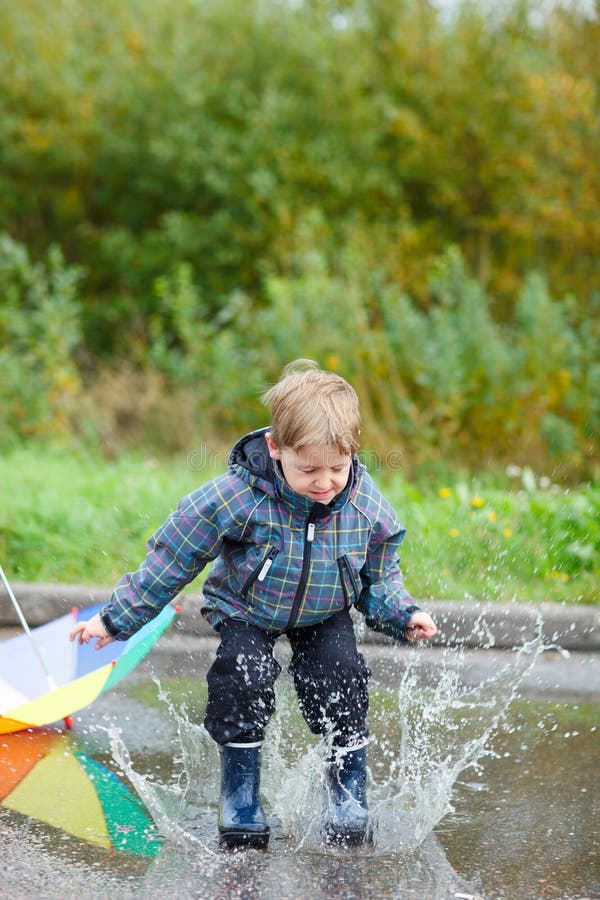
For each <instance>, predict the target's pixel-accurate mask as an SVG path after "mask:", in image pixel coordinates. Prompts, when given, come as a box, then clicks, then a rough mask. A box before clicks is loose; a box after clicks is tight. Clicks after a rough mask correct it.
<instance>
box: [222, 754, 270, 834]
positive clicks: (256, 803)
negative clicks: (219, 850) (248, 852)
mask: <svg viewBox="0 0 600 900" xmlns="http://www.w3.org/2000/svg"><path fill="white" fill-rule="evenodd" d="M220 749H221V798H220V801H219V835H220V842H221V844H224V845H225V846H227V847H255V848H257V849H263V848H265V847H266V846H267V844H268V842H269V826H268V825H267V818H266V816H265V814H264V812H263V808H262V806H261V805H260V797H259V790H260V753H261V746H260V744H233V745H231V744H225V745H224V746H222V747H221V748H220Z"/></svg>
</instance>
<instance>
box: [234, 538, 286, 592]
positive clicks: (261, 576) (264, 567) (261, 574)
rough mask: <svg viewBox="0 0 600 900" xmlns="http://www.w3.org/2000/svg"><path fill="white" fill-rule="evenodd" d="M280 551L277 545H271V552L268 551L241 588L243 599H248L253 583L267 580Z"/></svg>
mask: <svg viewBox="0 0 600 900" xmlns="http://www.w3.org/2000/svg"><path fill="white" fill-rule="evenodd" d="M278 553H279V550H278V549H277V547H271V548H270V550H269V552H268V553H267V555H266V556H265V557H264V559H263V560H262V561H261V563H260V565H259V566H257V567H256V569H254V571H253V572H251V573H250V575H249V576H248V578H247V579H246V581H245V582H244V586H243V588H242V590H241V597H242V599H243V600H245V599H246V595H247V594H248V591H249V590H250V588H251V587H252V585H253V584H254V582H255V581H264V580H265V578H266V577H267V574H268V572H269V569H270V568H271V566H272V565H273V560H274V559H275V557H276V556H277V554H278Z"/></svg>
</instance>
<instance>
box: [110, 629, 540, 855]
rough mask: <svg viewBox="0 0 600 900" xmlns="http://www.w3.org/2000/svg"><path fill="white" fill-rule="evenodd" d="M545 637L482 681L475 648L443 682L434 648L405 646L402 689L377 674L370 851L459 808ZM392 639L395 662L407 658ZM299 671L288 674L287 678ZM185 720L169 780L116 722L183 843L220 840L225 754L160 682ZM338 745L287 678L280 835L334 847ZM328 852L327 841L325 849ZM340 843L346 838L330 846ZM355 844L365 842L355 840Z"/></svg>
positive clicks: (403, 840)
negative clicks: (433, 665) (330, 799)
mask: <svg viewBox="0 0 600 900" xmlns="http://www.w3.org/2000/svg"><path fill="white" fill-rule="evenodd" d="M544 649H546V647H545V646H544V643H543V637H542V628H541V621H539V622H538V627H537V634H536V637H535V638H534V639H533V640H532V641H530V642H528V643H525V644H523V646H521V647H520V648H518V649H516V650H515V651H514V652H513V654H512V656H511V657H510V661H509V662H508V663H507V664H506V665H504V666H503V668H502V669H500V670H499V671H498V672H497V673H495V674H494V675H493V677H491V678H488V679H486V680H484V681H482V682H481V683H479V684H476V685H475V686H473V685H472V684H469V679H468V678H467V677H466V676H467V672H468V669H469V667H470V665H471V653H470V651H469V650H467V649H466V648H464V647H461V648H459V649H447V650H445V651H443V653H442V654H441V661H440V664H439V666H438V668H437V669H436V672H435V678H434V682H433V683H431V681H432V679H431V672H430V670H429V669H428V662H427V660H426V658H425V655H424V654H422V653H421V652H420V651H419V650H418V649H410V650H406V649H403V650H400V651H398V652H399V653H400V654H401V660H402V667H403V669H404V671H403V674H402V676H401V677H400V680H399V684H398V686H397V688H396V689H395V690H389V689H381V688H379V689H378V688H377V686H376V685H375V686H374V690H373V691H372V704H371V714H370V730H371V738H370V745H369V748H368V758H369V808H370V817H371V820H372V826H373V833H374V846H373V847H370V848H369V849H368V853H369V854H373V853H375V854H377V855H386V854H390V853H395V854H397V853H402V854H405V853H412V852H414V851H415V849H416V848H417V847H419V846H420V845H422V844H423V842H424V841H425V840H426V839H427V837H428V835H430V834H431V832H432V830H433V829H434V827H435V826H436V825H437V824H438V823H439V822H440V821H441V819H442V818H443V817H444V816H446V815H447V814H448V813H449V812H451V811H452V795H453V789H454V785H455V783H456V781H457V779H458V777H459V775H460V773H461V772H463V771H464V770H465V769H468V768H475V769H477V767H478V764H479V763H480V762H481V760H482V759H483V758H484V757H485V756H487V755H493V753H494V752H493V749H492V746H491V742H492V739H493V736H494V734H495V733H496V732H497V730H498V728H499V727H500V726H501V724H502V721H503V718H504V716H505V714H506V712H507V710H508V708H509V706H510V704H511V702H512V701H513V699H514V698H515V697H516V696H517V694H518V690H519V685H520V684H521V682H522V680H523V678H524V677H525V676H526V675H527V673H528V672H529V671H531V669H532V668H533V666H534V665H535V661H536V659H537V657H538V656H539V654H540V653H541V652H543V650H544ZM396 653H397V651H394V650H393V651H391V654H390V658H391V661H392V665H397V664H398V656H397V655H396ZM287 681H289V679H287ZM159 697H160V698H161V699H162V700H163V701H164V702H165V703H166V705H167V707H168V710H169V713H170V715H171V716H172V717H173V718H174V720H175V722H176V725H177V732H178V746H177V751H178V755H177V757H176V759H175V763H176V764H177V765H178V766H179V771H178V772H175V773H174V774H173V778H172V781H171V783H169V784H161V783H160V782H158V781H156V780H154V779H151V778H150V777H149V776H147V775H141V774H139V773H138V772H136V771H135V769H134V767H133V765H132V762H131V759H130V757H129V753H128V751H127V748H126V746H125V745H124V743H123V741H122V739H121V736H120V734H119V732H118V730H117V729H114V728H113V729H112V730H111V732H110V738H111V749H112V753H113V756H114V758H115V760H116V761H117V763H118V765H119V766H120V767H121V769H122V770H123V771H124V773H125V774H126V775H127V776H128V778H129V779H130V781H131V783H132V784H133V786H134V788H135V790H136V791H137V792H138V794H139V795H140V796H141V798H142V800H143V801H144V803H145V804H146V806H147V807H148V810H149V812H150V814H151V815H152V817H153V819H154V821H155V823H156V825H157V827H158V829H159V831H160V833H161V834H162V835H164V836H165V837H166V838H167V839H168V840H170V841H172V842H173V843H174V844H176V845H178V846H189V845H190V842H192V843H195V844H196V845H197V846H201V847H203V848H204V849H205V850H207V851H208V852H209V853H213V852H215V851H216V849H217V839H216V831H217V829H216V819H217V813H216V808H217V799H218V777H219V759H218V752H217V748H216V745H215V744H214V742H213V741H212V740H211V738H210V736H209V735H208V733H207V732H206V731H205V729H204V728H203V727H202V726H201V725H197V724H195V723H193V722H192V721H190V719H189V718H188V715H187V713H186V711H185V709H177V708H175V706H174V704H173V703H172V702H171V700H170V698H169V696H168V694H167V693H166V692H164V691H163V690H162V689H161V688H160V686H159ZM328 752H329V747H328V746H327V744H326V742H325V741H317V740H316V739H314V738H312V737H311V736H310V735H309V734H308V731H307V729H306V726H305V725H304V724H303V722H302V719H301V717H300V714H299V712H298V707H297V702H296V700H295V696H294V694H293V689H292V687H291V682H290V683H286V677H283V678H282V679H280V683H279V684H278V686H277V713H276V715H275V716H274V718H273V720H272V722H271V724H270V725H269V729H268V734H267V739H266V741H265V745H264V751H263V756H264V766H263V776H262V792H263V796H264V799H265V808H266V811H267V814H268V815H269V818H270V819H271V822H272V826H274V828H273V827H272V830H273V833H274V835H277V834H279V835H284V836H285V839H286V842H287V845H288V846H291V847H292V849H297V850H299V849H300V848H305V849H307V850H319V852H323V849H324V848H323V841H322V837H321V833H322V825H323V812H324V809H323V795H324V787H323V779H324V772H325V766H324V761H325V759H326V757H327V755H328ZM325 852H327V851H325ZM331 852H332V853H336V854H339V850H338V849H336V850H335V851H333V850H332V851H331ZM353 852H356V851H353Z"/></svg>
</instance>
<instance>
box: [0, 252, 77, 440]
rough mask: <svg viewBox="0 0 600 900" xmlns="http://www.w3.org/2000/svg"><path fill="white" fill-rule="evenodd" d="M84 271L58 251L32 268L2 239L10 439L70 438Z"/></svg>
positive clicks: (3, 404)
mask: <svg viewBox="0 0 600 900" xmlns="http://www.w3.org/2000/svg"><path fill="white" fill-rule="evenodd" d="M80 278H81V271H80V270H79V269H78V268H76V267H74V266H67V265H65V262H64V259H63V256H62V253H61V251H60V249H59V248H58V247H56V246H55V247H51V248H50V250H49V251H48V255H47V257H46V260H45V261H44V262H42V263H33V262H32V261H31V259H30V257H29V254H28V252H27V250H26V248H25V247H23V246H22V245H20V244H18V243H16V242H15V241H14V240H12V239H11V238H10V237H8V236H7V235H0V371H1V372H2V377H1V379H0V409H1V410H2V421H1V426H2V430H1V432H0V436H1V437H2V438H3V439H4V440H6V439H7V438H8V437H9V436H10V435H11V434H13V435H20V436H23V437H45V438H53V437H68V436H69V435H70V434H71V433H72V430H73V427H74V424H75V423H74V420H73V412H74V403H75V401H76V399H77V397H78V394H79V392H80V387H81V382H80V377H79V372H78V369H77V366H76V364H75V361H74V353H75V351H76V350H77V348H78V347H79V345H80V342H81V307H80V304H79V302H78V300H77V298H76V292H77V285H78V282H79V280H80Z"/></svg>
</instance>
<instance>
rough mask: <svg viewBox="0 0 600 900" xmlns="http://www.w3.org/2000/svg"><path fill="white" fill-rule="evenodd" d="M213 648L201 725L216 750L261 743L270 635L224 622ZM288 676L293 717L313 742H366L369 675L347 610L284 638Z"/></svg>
mask: <svg viewBox="0 0 600 900" xmlns="http://www.w3.org/2000/svg"><path fill="white" fill-rule="evenodd" d="M219 636H220V638H221V644H220V646H219V649H218V651H217V658H216V660H215V661H214V663H213V664H212V666H211V667H210V669H209V671H208V675H207V681H208V704H207V707H206V715H205V719H204V725H205V727H206V729H207V730H208V732H209V734H210V735H211V736H212V737H213V738H214V740H215V741H216V742H217V743H218V744H226V743H228V742H229V741H235V742H240V743H251V742H253V741H261V740H262V739H263V734H264V729H265V726H266V724H267V722H268V721H269V719H270V717H271V716H272V715H273V712H274V710H275V690H274V685H275V680H276V678H277V676H278V675H279V673H280V671H281V666H280V665H279V663H278V662H277V660H275V659H274V658H273V648H274V645H275V641H276V640H277V637H278V635H274V634H269V633H268V632H266V631H262V630H261V629H260V628H257V627H256V626H255V625H249V624H247V623H246V622H242V621H239V620H237V619H229V620H228V621H226V622H225V623H224V624H223V625H222V626H221V628H220V629H219ZM286 637H287V638H288V640H289V642H290V645H291V648H292V662H291V665H290V667H289V671H290V673H291V674H292V676H293V678H294V686H295V688H296V693H297V695H298V700H299V703H300V709H301V710H302V714H303V716H304V718H305V719H306V722H307V723H308V726H309V728H310V730H311V731H312V733H313V734H332V735H333V743H334V745H336V746H338V747H343V746H348V745H350V744H353V743H355V742H357V741H359V740H362V739H364V738H365V737H366V736H367V727H366V718H367V710H368V706H369V697H368V691H367V681H368V678H369V675H370V674H371V673H370V671H369V669H368V668H367V666H366V665H365V661H364V659H363V657H362V655H361V654H360V653H359V652H358V650H357V647H356V639H355V637H354V628H353V626H352V620H351V618H350V614H349V613H348V612H347V610H343V611H342V612H339V613H336V614H335V615H334V616H331V618H329V619H326V620H325V621H324V622H320V623H319V624H318V625H311V626H309V627H307V628H294V629H293V630H292V631H289V632H286Z"/></svg>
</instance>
